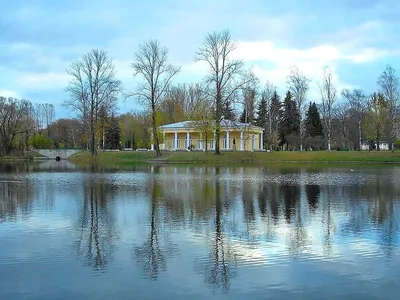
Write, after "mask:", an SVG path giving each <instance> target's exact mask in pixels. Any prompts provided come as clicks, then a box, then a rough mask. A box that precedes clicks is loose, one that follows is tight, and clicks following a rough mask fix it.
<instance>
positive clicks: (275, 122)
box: [269, 91, 282, 149]
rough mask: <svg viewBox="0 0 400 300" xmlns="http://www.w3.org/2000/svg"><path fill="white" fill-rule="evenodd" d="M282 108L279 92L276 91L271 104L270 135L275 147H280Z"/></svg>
mask: <svg viewBox="0 0 400 300" xmlns="http://www.w3.org/2000/svg"><path fill="white" fill-rule="evenodd" d="M281 108H282V104H281V102H280V98H279V95H278V93H277V92H276V91H275V92H274V94H273V95H272V99H271V106H270V108H269V109H270V119H271V120H270V122H271V136H270V137H269V139H270V141H271V144H272V146H273V147H274V149H276V148H278V141H279V127H280V124H281Z"/></svg>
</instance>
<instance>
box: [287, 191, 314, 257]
mask: <svg viewBox="0 0 400 300" xmlns="http://www.w3.org/2000/svg"><path fill="white" fill-rule="evenodd" d="M293 191H294V192H297V193H298V195H297V196H295V199H297V200H296V203H295V213H294V221H293V223H292V226H291V227H290V232H289V237H288V238H289V251H290V252H291V253H292V254H293V255H298V254H299V253H301V252H302V251H303V250H304V249H305V248H306V246H307V245H309V244H310V243H311V241H310V239H309V236H308V232H307V228H306V227H305V226H304V224H303V215H302V209H301V203H302V202H301V201H300V187H299V188H298V189H294V190H293Z"/></svg>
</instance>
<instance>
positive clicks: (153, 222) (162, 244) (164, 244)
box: [133, 179, 177, 280]
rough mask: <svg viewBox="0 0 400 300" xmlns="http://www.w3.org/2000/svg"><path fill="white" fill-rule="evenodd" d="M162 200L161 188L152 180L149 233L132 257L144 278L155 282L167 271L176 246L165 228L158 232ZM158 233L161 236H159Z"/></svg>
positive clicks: (135, 248)
mask: <svg viewBox="0 0 400 300" xmlns="http://www.w3.org/2000/svg"><path fill="white" fill-rule="evenodd" d="M161 198H162V188H161V186H160V185H159V184H158V183H157V181H156V179H153V184H152V186H151V208H150V224H149V225H150V232H149V235H148V237H147V239H146V240H145V242H144V243H143V244H142V245H141V246H135V247H134V249H133V256H134V258H135V260H136V262H137V263H138V264H139V265H140V266H141V268H142V271H143V273H144V275H145V276H146V277H149V278H150V279H151V280H157V279H158V276H159V275H160V273H161V272H165V271H166V269H167V258H169V257H172V256H173V255H175V254H176V252H177V248H176V245H174V244H172V242H171V241H170V239H169V238H168V235H167V231H166V228H163V229H164V230H162V231H161V230H160V226H161V224H160V215H159V209H160V203H159V202H160V200H161ZM160 233H162V234H161V236H160Z"/></svg>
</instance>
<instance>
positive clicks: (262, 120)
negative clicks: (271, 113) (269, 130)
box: [254, 99, 268, 128]
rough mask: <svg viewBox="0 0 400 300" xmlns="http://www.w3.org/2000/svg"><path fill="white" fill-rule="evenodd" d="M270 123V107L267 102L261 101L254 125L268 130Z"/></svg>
mask: <svg viewBox="0 0 400 300" xmlns="http://www.w3.org/2000/svg"><path fill="white" fill-rule="evenodd" d="M267 121H268V107H267V101H266V100H265V99H261V101H260V102H259V103H258V106H257V117H256V118H255V120H254V125H256V126H259V127H262V128H266V126H267Z"/></svg>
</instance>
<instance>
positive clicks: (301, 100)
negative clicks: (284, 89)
mask: <svg viewBox="0 0 400 300" xmlns="http://www.w3.org/2000/svg"><path fill="white" fill-rule="evenodd" d="M310 82H311V80H310V79H309V78H308V77H307V76H305V75H304V74H303V73H302V72H301V71H300V69H299V68H298V67H296V66H294V67H292V69H291V71H290V74H289V76H288V79H287V84H288V86H289V90H290V92H291V93H292V95H293V97H294V99H295V101H296V102H297V107H298V109H299V111H300V116H301V117H302V116H303V111H304V104H305V100H306V98H307V92H308V90H309V89H310Z"/></svg>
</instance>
